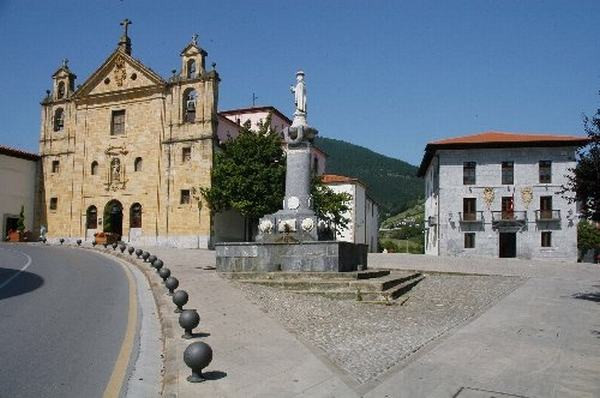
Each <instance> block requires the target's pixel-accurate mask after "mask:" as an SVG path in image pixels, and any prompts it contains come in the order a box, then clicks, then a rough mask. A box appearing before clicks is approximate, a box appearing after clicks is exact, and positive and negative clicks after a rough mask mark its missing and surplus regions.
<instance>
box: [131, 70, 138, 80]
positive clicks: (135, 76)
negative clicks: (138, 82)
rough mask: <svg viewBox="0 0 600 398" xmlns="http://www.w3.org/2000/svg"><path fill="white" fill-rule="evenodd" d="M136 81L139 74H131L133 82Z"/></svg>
mask: <svg viewBox="0 0 600 398" xmlns="http://www.w3.org/2000/svg"><path fill="white" fill-rule="evenodd" d="M135 79H137V73H135V72H134V73H132V74H131V80H135Z"/></svg>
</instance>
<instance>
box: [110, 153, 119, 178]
mask: <svg viewBox="0 0 600 398" xmlns="http://www.w3.org/2000/svg"><path fill="white" fill-rule="evenodd" d="M110 167H111V173H112V175H111V177H112V180H113V181H119V180H120V179H121V161H120V160H119V159H117V158H114V159H113V160H112V162H111V164H110Z"/></svg>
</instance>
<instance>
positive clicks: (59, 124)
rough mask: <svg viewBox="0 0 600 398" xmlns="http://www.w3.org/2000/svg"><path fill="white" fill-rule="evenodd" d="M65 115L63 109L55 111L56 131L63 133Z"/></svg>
mask: <svg viewBox="0 0 600 398" xmlns="http://www.w3.org/2000/svg"><path fill="white" fill-rule="evenodd" d="M64 113H65V112H64V111H63V108H58V109H57V110H56V111H54V131H61V130H62V129H63V127H64V126H65V118H64Z"/></svg>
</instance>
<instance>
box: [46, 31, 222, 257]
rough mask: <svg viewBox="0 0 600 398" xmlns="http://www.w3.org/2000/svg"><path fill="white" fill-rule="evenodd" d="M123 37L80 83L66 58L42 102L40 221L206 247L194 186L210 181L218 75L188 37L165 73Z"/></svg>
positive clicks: (70, 231) (69, 231)
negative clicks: (177, 61)
mask: <svg viewBox="0 0 600 398" xmlns="http://www.w3.org/2000/svg"><path fill="white" fill-rule="evenodd" d="M128 24H129V21H128V20H125V21H123V23H122V25H123V26H124V34H123V35H122V36H121V38H120V40H119V43H118V46H117V48H116V49H115V51H114V52H113V53H112V54H110V55H109V56H108V58H107V59H106V61H105V62H104V63H103V64H102V65H100V67H99V68H98V69H97V70H96V71H95V72H94V73H93V74H92V75H91V76H90V77H89V78H88V79H87V80H86V81H85V82H84V83H83V84H82V85H80V86H77V87H76V86H75V79H76V76H75V74H74V73H73V72H72V71H71V70H70V69H69V67H68V64H67V62H66V61H65V62H64V63H63V65H62V66H61V67H60V68H59V69H58V70H57V71H56V72H55V73H54V75H53V76H52V81H53V86H52V87H53V89H52V90H51V91H47V97H46V98H45V99H44V100H43V101H42V104H41V105H42V115H41V132H40V154H41V157H42V170H43V177H42V182H41V184H40V200H41V202H42V203H41V206H40V208H41V209H42V211H41V213H42V214H41V219H40V224H41V225H44V226H46V227H47V237H48V238H49V239H51V240H52V239H54V240H56V239H59V238H61V237H64V238H67V239H84V240H87V241H90V240H93V239H94V234H95V233H97V232H101V231H105V232H112V233H115V234H118V235H119V236H120V237H121V239H122V240H123V241H125V242H132V243H134V242H135V243H138V244H141V245H146V244H147V245H173V246H178V247H189V248H196V247H200V248H205V247H209V246H210V245H211V243H212V242H211V239H212V229H213V220H212V216H211V211H210V209H209V206H208V204H207V203H206V202H205V201H204V199H203V198H202V196H201V194H200V191H199V188H200V187H210V184H211V168H212V163H213V153H214V151H215V145H216V140H215V138H216V136H217V128H218V119H217V105H218V92H219V81H220V79H219V75H218V73H217V72H216V70H214V66H215V64H213V68H212V70H207V69H206V67H205V60H206V56H207V53H206V51H204V50H203V49H202V48H201V47H199V45H198V43H197V39H196V37H194V38H193V39H192V41H191V42H190V43H189V44H188V45H187V46H186V47H185V48H184V49H183V50H182V51H181V54H180V56H181V70H180V72H179V73H176V72H175V71H174V73H173V76H171V77H170V78H169V79H163V78H162V77H161V76H159V75H158V74H157V73H155V72H154V71H152V70H151V69H150V68H148V67H147V66H145V65H144V64H142V63H141V62H140V61H139V60H137V59H135V58H133V57H132V52H131V50H132V48H131V39H130V38H129V36H128V32H127V27H128Z"/></svg>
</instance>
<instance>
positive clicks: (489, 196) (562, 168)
mask: <svg viewBox="0 0 600 398" xmlns="http://www.w3.org/2000/svg"><path fill="white" fill-rule="evenodd" d="M587 143H588V138H586V137H582V136H575V135H562V134H532V133H512V132H503V131H485V132H482V133H478V134H472V135H466V136H459V137H452V138H447V139H442V140H437V141H432V142H430V143H428V144H427V146H426V147H425V154H424V156H423V159H422V161H421V165H420V167H419V171H418V175H419V176H421V177H424V178H425V220H426V229H425V253H426V254H429V255H438V256H440V255H441V256H444V255H447V256H463V255H484V256H493V257H519V258H552V259H562V260H573V261H575V259H576V258H577V225H576V224H577V214H576V205H575V203H569V201H568V200H567V199H565V198H564V197H563V196H562V195H561V194H560V193H559V191H560V190H561V187H562V186H563V185H564V184H565V183H566V177H565V176H566V175H567V174H568V173H569V169H570V168H572V167H575V162H576V159H575V156H576V151H577V148H578V147H580V146H582V145H586V144H587Z"/></svg>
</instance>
